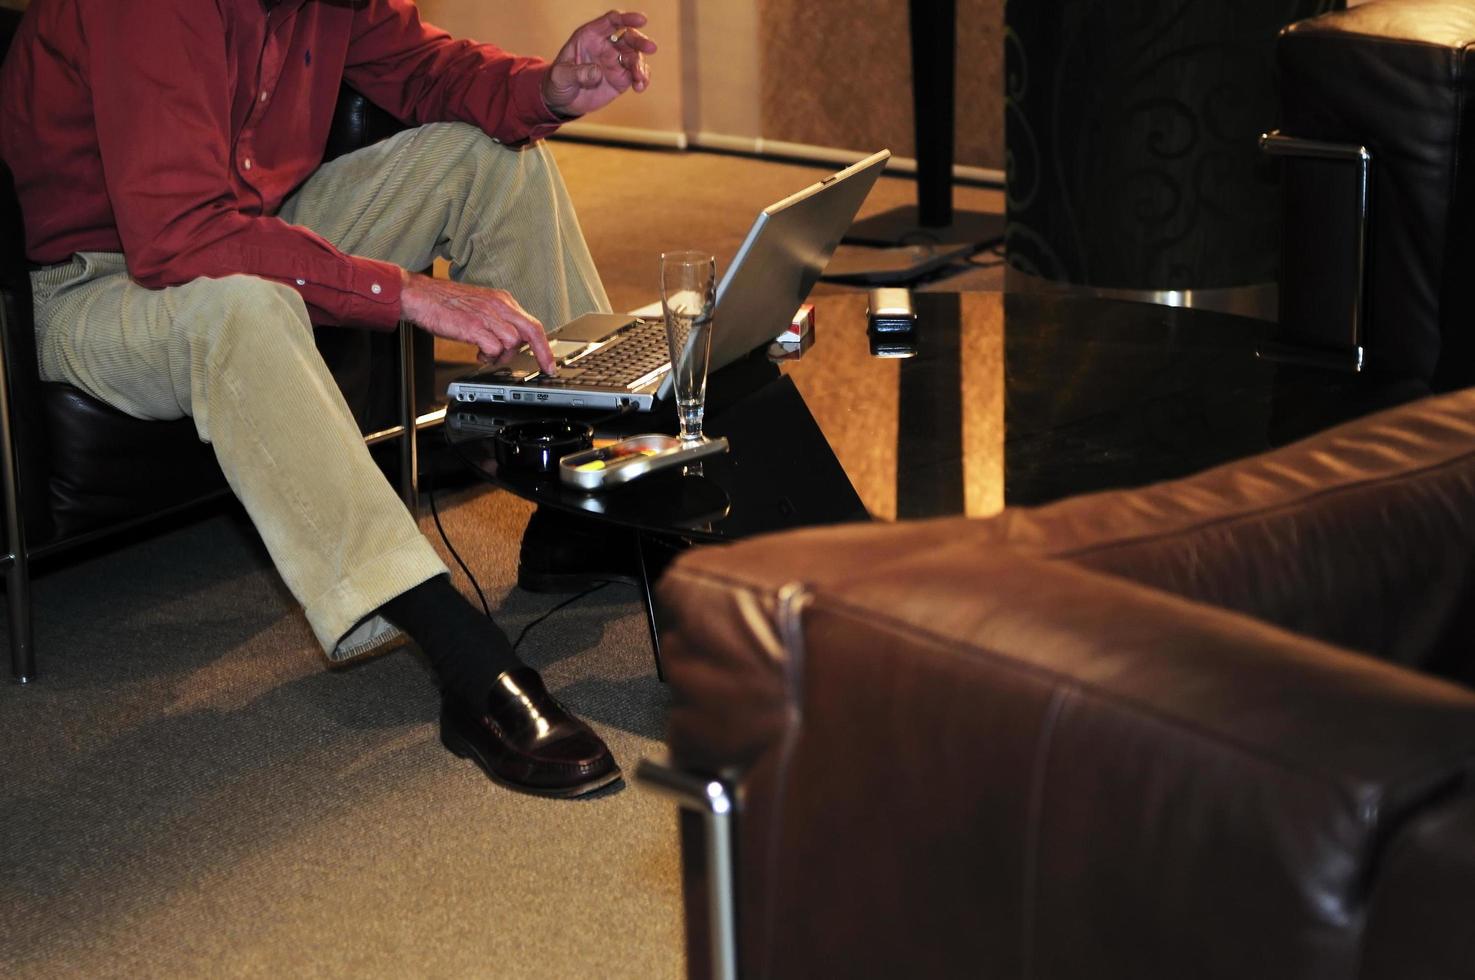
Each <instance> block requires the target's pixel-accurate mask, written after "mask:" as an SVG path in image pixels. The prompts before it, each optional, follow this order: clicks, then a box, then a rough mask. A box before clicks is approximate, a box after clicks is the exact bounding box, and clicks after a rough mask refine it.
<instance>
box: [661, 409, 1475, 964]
mask: <svg viewBox="0 0 1475 980" xmlns="http://www.w3.org/2000/svg"><path fill="white" fill-rule="evenodd" d="M658 595H659V600H660V602H661V603H662V605H663V607H664V609H665V611H666V612H667V613H668V614H669V615H670V617H671V618H672V620H673V621H674V624H675V625H674V627H673V628H672V630H671V632H670V633H669V634H668V635H667V638H666V640H665V645H664V653H665V657H666V670H667V675H668V677H669V680H670V684H671V688H672V692H673V696H674V704H673V707H672V710H671V716H670V729H669V744H670V751H671V756H672V764H673V766H674V767H676V768H677V770H679V771H682V772H685V773H688V774H692V776H694V777H696V778H697V779H698V780H699V781H698V782H697V783H696V784H695V785H696V790H695V793H694V795H695V796H697V797H699V798H701V799H704V800H709V801H714V805H713V806H712V807H711V810H712V812H713V818H712V823H711V824H710V825H711V826H713V827H715V828H717V829H719V830H720V831H721V832H722V833H725V834H730V837H731V845H730V847H727V848H725V847H715V848H714V847H711V846H710V845H711V843H712V842H711V841H710V840H704V839H703V832H702V829H701V828H702V825H701V823H700V822H698V821H697V820H696V819H695V818H694V817H692V816H691V815H690V814H688V815H685V816H684V817H683V861H684V866H685V873H686V879H687V880H686V890H687V904H688V917H687V919H688V954H689V962H690V964H691V974H692V975H693V976H706V975H711V973H712V972H713V971H714V968H721V967H728V968H730V967H732V966H733V963H732V959H735V961H736V971H737V973H738V974H739V975H741V976H744V977H819V976H833V977H840V976H844V977H955V976H972V977H989V978H1011V977H1030V978H1054V980H1064V978H1071V980H1075V978H1080V980H1085V978H1092V980H1102V978H1123V980H1125V978H1132V980H1143V978H1156V977H1163V978H1167V977H1172V978H1195V980H1199V978H1256V980H1265V978H1281V977H1284V978H1354V977H1356V978H1362V980H1381V978H1400V980H1418V978H1450V980H1453V978H1456V977H1466V978H1468V977H1471V976H1475V930H1472V929H1471V928H1470V923H1471V922H1475V778H1472V777H1475V690H1472V689H1471V685H1472V683H1475V389H1472V390H1467V391H1461V392H1457V393H1453V394H1448V395H1443V396H1438V397H1434V398H1428V399H1424V400H1421V401H1418V402H1414V403H1411V404H1408V405H1405V406H1401V407H1398V408H1395V409H1391V410H1388V411H1385V412H1382V413H1379V414H1376V415H1373V416H1369V417H1367V418H1365V419H1362V420H1359V421H1356V422H1352V423H1349V424H1346V425H1343V426H1340V427H1338V428H1335V429H1332V430H1328V431H1326V432H1324V433H1322V434H1319V435H1317V436H1314V437H1312V438H1310V439H1309V440H1306V441H1303V442H1300V443H1297V444H1294V445H1291V446H1288V447H1286V448H1283V449H1280V450H1277V451H1274V452H1271V453H1269V454H1266V455H1262V456H1259V457H1255V458H1251V459H1248V460H1244V461H1241V462H1237V463H1234V464H1231V465H1228V466H1224V467H1221V468H1218V469H1215V470H1211V471H1208V472H1205V473H1203V474H1200V475H1196V476H1193V477H1189V478H1186V479H1182V480H1177V481H1172V482H1168V483H1163V484H1158V485H1155V486H1150V487H1146V488H1143V489H1136V490H1129V491H1116V492H1107V493H1101V494H1095V495H1090V496H1084V497H1078V498H1074V499H1068V500H1065V501H1063V502H1060V503H1056V504H1052V505H1049V506H1044V507H1040V508H1035V509H1023V508H1020V509H1006V510H1005V511H1003V512H1002V513H1001V514H999V515H997V516H996V517H993V518H990V519H985V520H967V519H947V520H938V521H931V522H921V523H899V524H866V525H851V526H842V527H837V528H831V529H816V530H806V531H801V532H790V533H786V534H781V535H775V536H770V537H764V538H755V539H752V540H749V541H745V542H742V543H738V544H735V545H730V546H720V547H710V548H702V549H699V550H696V551H693V552H691V553H688V554H686V555H685V556H683V557H681V558H680V559H678V560H677V561H676V562H675V563H674V565H673V566H672V567H671V569H670V570H669V571H668V573H667V574H666V575H665V577H664V578H663V580H662V581H661V583H660V585H659V587H658ZM729 807H732V808H735V810H734V812H733V814H732V815H731V816H726V815H723V813H722V811H724V810H727V809H728V808H729ZM718 843H719V844H720V843H721V842H720V841H718ZM729 860H730V861H731V868H730V869H729V868H728V867H727V866H726V865H725V862H726V861H729ZM729 872H730V877H731V881H732V883H733V891H732V894H731V898H732V899H733V902H734V904H733V906H732V914H731V918H732V919H733V920H735V942H734V943H732V944H731V946H730V947H729V954H730V958H729V959H727V960H726V961H724V960H723V959H722V958H721V955H722V944H721V943H720V942H719V943H717V944H716V947H715V948H716V949H717V956H716V961H715V963H714V956H713V955H712V954H711V953H710V952H709V951H710V950H711V949H713V948H714V946H713V943H712V940H713V938H714V935H713V933H711V932H709V928H708V922H709V915H710V914H711V913H712V912H713V911H714V909H713V907H709V899H708V895H709V891H710V888H709V886H710V885H712V884H713V881H714V880H715V879H714V877H713V876H714V875H719V874H720V875H721V876H728V875H729ZM717 898H718V899H719V900H721V899H722V894H721V893H720V891H719V893H718V895H717ZM716 911H717V912H718V913H719V914H718V916H717V919H716V921H717V922H718V923H719V924H721V923H722V922H723V921H725V920H726V919H727V913H725V912H724V911H723V910H722V909H721V908H720V906H719V907H717V908H716ZM718 972H722V970H721V969H718Z"/></svg>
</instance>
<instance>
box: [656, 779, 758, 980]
mask: <svg viewBox="0 0 1475 980" xmlns="http://www.w3.org/2000/svg"><path fill="white" fill-rule="evenodd" d="M635 778H636V780H638V781H639V782H640V783H641V784H642V785H644V786H646V787H648V788H650V789H653V790H655V791H656V792H658V793H661V794H663V795H665V796H669V797H671V798H672V799H674V800H675V801H676V802H677V803H679V804H680V805H681V806H682V807H685V808H686V809H688V810H694V811H696V812H697V813H700V814H701V815H702V822H703V823H704V824H705V825H706V837H707V915H708V917H709V919H710V921H709V922H708V934H709V935H710V936H711V940H712V976H713V978H714V980H737V976H738V970H737V906H736V901H737V895H736V892H735V891H734V888H733V884H734V878H733V866H732V818H733V811H734V809H735V807H736V801H735V800H734V799H733V797H732V792H731V791H730V790H729V789H728V788H727V786H726V785H725V784H724V783H723V782H722V781H721V780H717V779H704V778H702V777H700V776H694V775H692V774H691V773H687V772H682V771H681V770H679V769H672V768H671V767H670V766H664V765H661V764H660V763H658V762H653V761H652V760H650V759H641V760H640V764H639V765H637V766H636V767H635Z"/></svg>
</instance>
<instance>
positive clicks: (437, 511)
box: [425, 453, 492, 619]
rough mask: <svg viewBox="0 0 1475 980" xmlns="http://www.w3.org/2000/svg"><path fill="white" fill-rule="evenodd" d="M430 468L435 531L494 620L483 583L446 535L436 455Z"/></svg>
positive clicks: (429, 494) (428, 479)
mask: <svg viewBox="0 0 1475 980" xmlns="http://www.w3.org/2000/svg"><path fill="white" fill-rule="evenodd" d="M428 462H429V464H430V465H429V466H427V467H425V496H427V497H429V498H430V516H431V517H432V518H434V519H435V529H436V530H437V531H439V532H440V539H441V540H442V541H444V542H445V543H446V550H447V551H449V552H450V553H451V557H452V558H454V559H456V564H457V565H460V566H461V571H463V572H465V573H466V578H467V579H469V580H470V581H471V587H472V588H473V589H475V590H476V597H477V599H479V600H481V611H482V612H483V613H485V614H486V617H487V619H491V618H492V607H491V606H490V605H489V604H488V603H487V597H486V595H485V594H484V593H483V592H482V591H481V583H480V582H478V581H477V580H476V576H475V575H472V574H471V569H470V568H468V567H467V565H466V562H465V561H463V560H462V558H461V555H460V553H459V552H457V551H456V546H455V545H453V544H451V536H450V535H448V534H447V533H446V528H445V525H444V524H442V523H441V522H440V508H439V507H437V506H436V505H435V455H434V454H433V453H432V454H431V457H430V459H429V460H428Z"/></svg>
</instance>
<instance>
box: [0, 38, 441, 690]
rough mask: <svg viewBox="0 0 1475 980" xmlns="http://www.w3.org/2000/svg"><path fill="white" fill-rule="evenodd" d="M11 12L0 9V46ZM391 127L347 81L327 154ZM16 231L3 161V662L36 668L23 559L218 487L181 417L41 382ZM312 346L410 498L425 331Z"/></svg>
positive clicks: (211, 463)
mask: <svg viewBox="0 0 1475 980" xmlns="http://www.w3.org/2000/svg"><path fill="white" fill-rule="evenodd" d="M20 16H21V15H20V13H18V12H16V11H12V10H5V9H0V51H3V50H4V49H6V48H8V46H9V44H10V41H11V38H12V37H13V36H14V33H15V29H16V27H17V26H18V24H19V22H20ZM401 128H402V125H401V124H400V123H399V122H398V121H397V120H395V119H394V118H393V117H391V116H389V115H388V114H387V113H385V112H383V111H382V110H380V109H378V108H377V107H375V106H374V105H372V104H371V103H369V102H368V101H367V100H366V99H364V98H363V96H361V95H359V94H358V93H356V92H353V91H352V90H350V89H347V88H345V89H344V91H343V92H342V93H341V95H340V98H339V102H338V109H337V112H336V114H335V116H334V120H333V128H332V135H331V138H330V140H329V144H328V149H327V154H326V159H331V158H333V157H335V156H339V155H341V154H343V153H346V152H348V151H350V150H353V149H356V148H358V147H361V146H366V145H368V144H370V143H373V142H375V141H377V140H379V139H382V138H383V137H385V136H388V135H390V134H391V133H393V132H395V131H397V130H399V129H401ZM34 330H35V328H34V324H33V320H32V304H31V284H30V277H29V267H28V264H27V261H26V256H25V235H24V231H23V225H22V219H21V213H20V207H19V204H18V203H17V201H16V196H15V190H14V186H13V182H12V180H11V175H10V171H9V170H8V169H7V168H5V167H4V165H3V164H0V483H3V490H4V520H5V535H6V554H5V555H4V556H3V557H0V567H3V569H4V572H5V591H6V598H7V600H8V606H9V610H8V611H9V629H10V654H11V669H12V673H13V676H14V678H15V679H16V680H17V681H19V682H21V683H25V682H27V681H28V680H30V679H31V678H33V677H34V676H35V671H36V660H35V650H34V647H33V643H32V633H31V608H30V606H31V603H30V578H31V564H32V562H34V561H38V560H41V559H45V558H48V557H51V556H53V555H56V554H58V553H61V552H64V551H67V550H70V549H73V548H75V547H77V546H78V545H81V544H84V543H87V542H91V541H94V540H96V539H98V538H101V537H105V536H109V535H113V534H116V533H117V532H119V531H122V530H124V529H127V528H130V527H134V526H136V525H138V524H140V523H144V522H148V521H154V520H158V519H160V518H162V517H165V516H167V515H170V514H172V513H175V512H177V511H180V510H182V509H184V508H188V507H191V506H193V505H195V504H198V503H200V502H202V501H203V500H206V499H208V498H210V497H213V496H218V495H222V494H224V493H225V492H227V489H228V488H227V487H226V484H225V480H224V478H223V477H222V475H221V473H220V470H219V468H218V466H217V465H216V463H215V456H214V453H213V452H212V451H211V449H210V447H209V446H208V445H205V444H204V443H201V442H200V440H199V437H198V436H197V435H196V433H195V428H194V423H193V422H192V421H191V420H189V419H181V420H179V421H175V422H150V421H143V420H140V419H135V418H133V417H131V416H128V415H125V414H123V413H122V412H119V411H116V410H115V409H113V408H111V407H110V406H108V405H105V404H103V403H102V402H99V401H97V400H96V399H94V398H91V397H90V396H88V395H86V394H85V393H83V392H81V391H79V390H77V389H76V388H73V387H71V386H69V385H64V384H50V383H45V382H43V381H42V380H41V379H40V376H39V374H38V371H37V366H36V345H35V334H34ZM317 342H318V348H319V350H320V351H321V352H322V354H323V356H324V359H325V360H326V361H327V363H328V366H329V368H330V369H331V370H332V372H333V375H334V377H335V378H336V379H337V380H338V383H339V386H340V387H341V388H342V389H343V392H344V395H345V397H346V398H347V400H348V403H349V406H350V407H351V408H352V409H353V412H354V415H355V418H357V420H358V421H359V424H360V427H361V428H362V429H363V431H364V432H365V433H366V439H367V440H368V441H369V442H370V443H371V444H378V443H382V442H387V441H390V440H398V442H399V445H400V450H401V451H400V454H399V469H400V487H401V493H402V495H403V496H404V498H405V500H406V503H407V504H408V505H410V506H411V507H412V508H413V506H414V502H415V493H416V485H415V481H416V475H417V460H416V457H415V442H416V440H415V439H413V438H403V436H404V433H406V432H407V431H411V430H412V429H413V428H415V427H416V426H417V419H418V424H419V425H420V426H423V425H425V424H430V423H433V422H434V421H435V416H434V414H427V415H421V414H420V413H421V412H422V411H424V410H425V409H426V408H427V407H428V406H427V405H426V404H425V400H424V399H419V400H417V398H416V397H415V390H416V388H417V384H416V381H417V380H418V381H419V382H420V384H419V385H418V387H419V388H420V389H421V390H422V391H424V392H427V393H428V391H429V388H430V385H429V384H428V378H429V376H430V374H431V372H432V371H433V341H432V338H431V337H430V336H429V335H428V334H425V333H423V332H421V331H414V330H412V329H411V328H409V327H408V326H405V325H401V327H400V330H399V332H398V334H397V335H396V334H393V333H391V334H381V333H375V332H372V331H365V330H351V329H331V328H330V329H321V330H319V331H317Z"/></svg>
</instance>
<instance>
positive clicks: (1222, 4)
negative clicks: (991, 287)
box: [1005, 0, 1344, 289]
mask: <svg viewBox="0 0 1475 980" xmlns="http://www.w3.org/2000/svg"><path fill="white" fill-rule="evenodd" d="M1342 6H1344V3H1343V2H1341V0H1059V2H1053V3H1043V2H1039V0H1014V2H1013V3H1010V4H1008V6H1007V8H1006V11H1005V19H1006V22H1007V27H1006V31H1005V48H1006V73H1005V101H1006V110H1005V111H1006V123H1005V127H1006V136H1007V145H1008V148H1009V153H1008V161H1007V165H1006V169H1007V172H1008V211H1009V228H1008V254H1009V261H1010V263H1011V264H1012V265H1014V266H1015V267H1016V268H1019V269H1022V270H1024V271H1026V272H1032V273H1035V274H1038V275H1042V276H1045V277H1046V278H1050V279H1055V280H1061V281H1066V282H1076V283H1086V284H1089V285H1093V286H1106V287H1121V288H1129V289H1188V288H1207V287H1217V286H1235V285H1244V284H1249V283H1259V282H1268V281H1272V280H1274V278H1275V271H1276V263H1277V252H1278V237H1279V236H1278V221H1279V208H1278V201H1277V197H1276V184H1275V171H1274V168H1273V167H1272V166H1270V165H1269V164H1268V163H1267V162H1266V161H1265V160H1263V159H1262V158H1261V155H1260V153H1259V149H1258V145H1257V139H1258V136H1259V134H1260V133H1261V132H1263V131H1265V130H1268V129H1271V128H1273V127H1274V125H1275V92H1274V74H1273V54H1274V44H1275V36H1276V32H1277V31H1278V30H1279V29H1280V27H1282V26H1283V25H1285V24H1288V23H1290V22H1292V21H1294V20H1299V19H1301V18H1303V17H1308V16H1311V15H1313V14H1316V13H1320V12H1323V11H1326V10H1329V9H1332V8H1334V7H1337V8H1339V7H1342Z"/></svg>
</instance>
